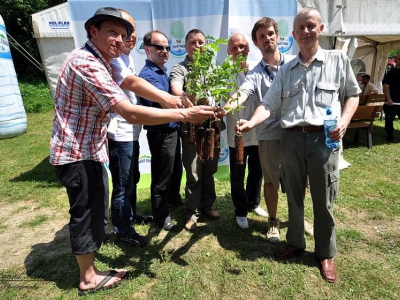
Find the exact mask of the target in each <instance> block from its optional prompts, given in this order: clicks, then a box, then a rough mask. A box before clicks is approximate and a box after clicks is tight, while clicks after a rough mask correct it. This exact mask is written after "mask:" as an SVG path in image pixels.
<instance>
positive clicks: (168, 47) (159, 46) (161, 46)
mask: <svg viewBox="0 0 400 300" xmlns="http://www.w3.org/2000/svg"><path fill="white" fill-rule="evenodd" d="M146 46H148V47H154V48H156V50H158V51H162V50H167V51H168V52H169V50H171V47H170V46H163V45H155V44H147V45H146Z"/></svg>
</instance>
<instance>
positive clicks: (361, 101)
mask: <svg viewBox="0 0 400 300" xmlns="http://www.w3.org/2000/svg"><path fill="white" fill-rule="evenodd" d="M367 98H368V96H367V95H359V96H358V101H359V102H358V105H365V103H367Z"/></svg>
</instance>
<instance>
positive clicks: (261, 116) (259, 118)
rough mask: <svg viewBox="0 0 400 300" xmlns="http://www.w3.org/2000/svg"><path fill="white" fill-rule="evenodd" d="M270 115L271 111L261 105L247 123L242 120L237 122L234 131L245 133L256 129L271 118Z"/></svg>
mask: <svg viewBox="0 0 400 300" xmlns="http://www.w3.org/2000/svg"><path fill="white" fill-rule="evenodd" d="M271 114H272V111H271V109H270V108H269V107H268V106H267V105H266V104H265V103H261V104H260V105H259V106H258V107H257V109H256V111H255V112H254V114H253V116H252V117H251V119H250V120H249V121H247V120H242V119H241V120H239V122H238V124H237V125H236V131H238V132H247V131H249V130H251V129H253V128H254V127H256V126H257V125H258V124H260V123H262V122H264V121H265V120H266V119H268V118H269V117H270V116H271Z"/></svg>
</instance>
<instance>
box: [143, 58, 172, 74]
mask: <svg viewBox="0 0 400 300" xmlns="http://www.w3.org/2000/svg"><path fill="white" fill-rule="evenodd" d="M145 65H146V66H147V67H148V68H149V69H150V70H152V71H153V72H157V73H160V71H161V72H163V73H164V74H167V71H168V69H167V67H166V66H164V67H163V68H162V69H160V67H159V66H157V65H156V64H155V63H153V62H152V61H150V60H148V59H146V63H145Z"/></svg>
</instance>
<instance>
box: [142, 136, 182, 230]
mask: <svg viewBox="0 0 400 300" xmlns="http://www.w3.org/2000/svg"><path fill="white" fill-rule="evenodd" d="M147 141H148V143H149V149H150V152H151V188H150V190H151V205H152V212H153V217H154V222H155V224H156V225H158V226H163V225H164V222H165V219H166V218H167V217H169V208H168V198H171V199H172V198H177V197H179V189H180V182H181V179H182V160H181V158H180V157H181V156H180V143H179V142H178V132H177V130H176V129H162V130H158V129H154V130H153V129H150V130H147ZM178 182H179V184H178ZM172 193H175V194H177V195H173V194H172Z"/></svg>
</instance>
